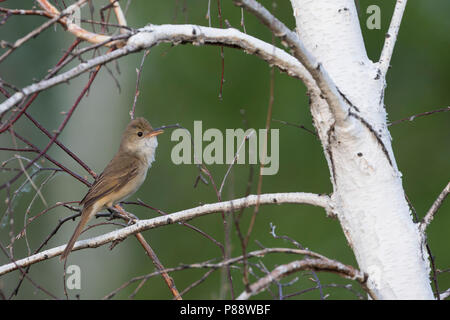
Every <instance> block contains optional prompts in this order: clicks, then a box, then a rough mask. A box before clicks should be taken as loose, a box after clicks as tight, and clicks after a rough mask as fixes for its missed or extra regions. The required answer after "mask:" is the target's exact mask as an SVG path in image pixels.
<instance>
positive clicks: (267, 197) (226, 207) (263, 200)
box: [0, 192, 332, 276]
mask: <svg viewBox="0 0 450 320" xmlns="http://www.w3.org/2000/svg"><path fill="white" fill-rule="evenodd" d="M257 202H258V196H256V195H250V196H248V197H244V198H239V199H234V200H230V201H223V202H216V203H211V204H205V205H202V206H199V207H195V208H191V209H186V210H182V211H178V212H175V213H172V214H168V215H165V216H161V217H156V218H152V219H147V220H138V221H137V222H136V223H135V224H133V225H131V226H128V227H126V228H123V229H119V230H115V231H112V232H109V233H106V234H104V235H101V236H98V237H94V238H91V239H86V240H81V241H77V242H76V243H75V246H74V247H73V250H74V251H75V250H80V249H85V248H97V247H99V246H102V245H104V244H106V243H109V242H112V241H116V240H121V239H125V238H126V237H128V236H130V235H133V234H136V233H138V232H143V231H145V230H149V229H154V228H157V227H161V226H164V225H169V224H173V223H178V222H185V221H187V220H191V219H194V218H197V217H200V216H204V215H207V214H211V213H215V212H231V211H234V210H239V209H241V208H247V207H250V206H255V205H256V203H257ZM330 202H331V201H330V197H329V196H328V195H323V194H322V195H318V194H313V193H304V192H288V193H268V194H262V195H260V196H259V204H260V205H263V204H283V203H293V204H310V205H313V206H318V207H322V208H324V209H325V210H326V211H327V213H330V212H331V211H332V207H331V203H330ZM65 247H66V246H65V245H61V246H58V247H55V248H52V249H48V250H46V251H42V252H40V253H37V254H34V255H32V256H29V257H27V258H24V259H21V260H17V261H15V262H14V263H10V264H6V265H3V266H0V276H1V275H3V274H6V273H8V272H11V271H14V270H16V269H17V268H18V267H21V268H22V267H26V266H29V265H32V264H34V263H37V262H40V261H43V260H47V259H50V258H53V257H56V256H58V255H60V254H61V253H62V252H63V251H64V248H65Z"/></svg>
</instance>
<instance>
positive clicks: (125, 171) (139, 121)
mask: <svg viewBox="0 0 450 320" xmlns="http://www.w3.org/2000/svg"><path fill="white" fill-rule="evenodd" d="M162 132H163V131H162V130H156V131H155V130H153V128H152V126H151V125H150V123H148V121H147V120H145V119H144V118H136V119H134V120H132V121H131V122H130V123H129V124H128V126H127V128H126V129H125V131H124V133H123V134H122V140H121V143H120V147H119V150H118V152H117V153H116V155H115V156H114V157H113V158H112V160H111V161H110V162H109V163H108V165H107V166H106V168H105V169H104V170H103V172H102V174H101V175H100V176H98V177H97V179H96V180H95V182H94V184H93V185H92V186H91V188H90V189H89V191H88V193H87V194H86V195H85V197H84V198H83V199H82V200H81V202H80V205H82V206H83V209H82V211H81V219H80V222H79V223H78V225H77V227H76V228H75V232H74V233H73V235H72V237H71V238H70V240H69V242H68V244H67V246H66V248H65V249H64V252H63V254H62V255H61V258H60V259H61V260H64V259H66V258H67V256H68V255H69V253H70V252H71V251H72V248H73V246H74V245H75V242H76V241H77V239H78V237H79V235H80V234H81V232H82V230H83V228H84V226H85V225H86V224H87V222H88V221H89V220H90V219H91V218H92V217H93V216H94V215H95V214H96V213H97V212H99V211H100V210H102V209H103V208H109V207H112V206H113V205H114V204H115V203H117V202H120V201H122V200H124V199H125V198H127V197H128V196H130V195H132V194H133V193H134V192H136V191H137V189H139V187H140V186H141V184H142V183H143V182H144V180H145V177H146V175H147V169H148V168H149V167H150V166H151V163H152V162H153V161H154V159H155V158H154V157H155V150H156V147H157V146H158V142H157V140H156V136H157V135H158V134H160V133H162Z"/></svg>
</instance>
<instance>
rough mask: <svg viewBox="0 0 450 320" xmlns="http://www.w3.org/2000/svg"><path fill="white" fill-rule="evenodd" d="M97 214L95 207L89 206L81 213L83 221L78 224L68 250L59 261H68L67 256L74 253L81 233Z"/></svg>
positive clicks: (65, 250)
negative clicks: (74, 247)
mask: <svg viewBox="0 0 450 320" xmlns="http://www.w3.org/2000/svg"><path fill="white" fill-rule="evenodd" d="M95 213H96V210H95V206H89V207H86V208H83V211H82V212H81V220H80V222H79V223H78V225H77V227H76V228H75V231H74V233H73V235H72V237H71V238H70V240H69V243H68V244H67V246H66V248H65V249H64V252H63V253H62V255H61V257H60V258H59V260H61V261H62V260H65V259H67V256H68V255H69V254H70V252H71V251H72V249H73V246H74V245H75V242H76V241H77V239H78V237H79V236H80V234H81V232H82V231H83V228H84V226H85V225H86V223H87V222H88V221H89V220H90V219H91V218H92V216H93V215H95Z"/></svg>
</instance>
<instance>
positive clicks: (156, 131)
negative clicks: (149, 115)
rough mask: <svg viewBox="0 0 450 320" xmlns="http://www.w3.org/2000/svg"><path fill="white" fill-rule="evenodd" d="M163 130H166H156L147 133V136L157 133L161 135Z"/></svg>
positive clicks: (153, 135)
mask: <svg viewBox="0 0 450 320" xmlns="http://www.w3.org/2000/svg"><path fill="white" fill-rule="evenodd" d="M163 132H164V130H154V131H152V132H150V133H149V134H147V135H146V136H145V137H146V138H151V137H156V136H157V135H160V134H161V133H163Z"/></svg>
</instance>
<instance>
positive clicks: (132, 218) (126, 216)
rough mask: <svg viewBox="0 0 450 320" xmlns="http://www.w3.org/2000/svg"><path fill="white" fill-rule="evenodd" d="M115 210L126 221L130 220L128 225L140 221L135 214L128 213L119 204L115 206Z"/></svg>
mask: <svg viewBox="0 0 450 320" xmlns="http://www.w3.org/2000/svg"><path fill="white" fill-rule="evenodd" d="M114 208H115V209H116V211H117V212H119V214H120V215H121V216H122V217H123V218H124V219H125V220H128V224H134V223H136V220H138V218H137V217H136V216H135V215H134V214H132V213H130V212H126V211H125V210H124V209H123V208H122V207H121V206H120V205H119V204H115V205H114Z"/></svg>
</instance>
